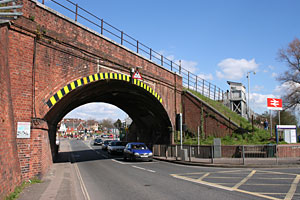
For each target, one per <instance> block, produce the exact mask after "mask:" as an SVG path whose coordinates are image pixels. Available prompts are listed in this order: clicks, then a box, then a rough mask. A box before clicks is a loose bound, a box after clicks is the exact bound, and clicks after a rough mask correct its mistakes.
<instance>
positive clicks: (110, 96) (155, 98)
mask: <svg viewBox="0 0 300 200" xmlns="http://www.w3.org/2000/svg"><path fill="white" fill-rule="evenodd" d="M93 102H104V103H109V104H112V105H115V106H117V107H118V108H120V109H122V110H123V111H124V112H126V113H127V114H128V115H129V116H130V118H131V119H132V120H133V123H134V125H133V127H134V128H132V129H131V132H130V140H136V141H141V142H145V143H151V144H170V143H171V129H170V127H172V124H171V121H170V118H169V116H168V113H167V111H166V110H165V108H164V106H163V104H162V98H161V97H160V96H159V95H158V94H157V92H155V91H154V90H153V89H152V88H151V87H149V86H148V85H147V84H144V83H143V82H141V81H138V80H134V81H133V83H131V81H130V77H129V76H127V75H124V74H117V73H98V74H94V75H90V76H88V77H83V78H81V79H78V80H76V81H73V82H71V83H69V84H67V85H66V86H65V87H63V88H62V89H61V90H59V91H58V92H56V93H55V94H54V95H53V96H52V97H51V98H50V99H49V100H48V101H47V105H48V107H49V108H50V110H49V111H48V112H47V114H46V115H45V117H44V119H45V120H46V121H47V123H48V127H49V137H50V143H51V147H52V149H53V148H54V147H55V144H54V143H55V136H56V131H57V124H58V122H60V121H61V120H62V118H63V117H64V116H65V115H66V114H67V113H69V112H70V111H72V110H73V109H75V108H77V107H79V106H81V105H84V104H87V103H93Z"/></svg>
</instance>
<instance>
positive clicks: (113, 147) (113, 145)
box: [107, 140, 127, 154]
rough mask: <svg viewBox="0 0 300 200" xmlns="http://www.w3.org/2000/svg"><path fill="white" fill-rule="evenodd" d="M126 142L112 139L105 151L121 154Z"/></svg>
mask: <svg viewBox="0 0 300 200" xmlns="http://www.w3.org/2000/svg"><path fill="white" fill-rule="evenodd" d="M126 144H127V142H122V141H118V140H113V141H111V142H110V143H109V145H108V147H107V152H108V153H110V154H114V153H119V154H123V152H124V149H125V146H126Z"/></svg>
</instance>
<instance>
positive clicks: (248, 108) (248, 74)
mask: <svg viewBox="0 0 300 200" xmlns="http://www.w3.org/2000/svg"><path fill="white" fill-rule="evenodd" d="M251 72H252V73H253V74H254V75H255V74H256V72H255V71H249V72H247V79H248V98H247V116H248V120H249V119H250V74H251Z"/></svg>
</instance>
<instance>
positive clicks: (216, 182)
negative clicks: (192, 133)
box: [70, 140, 300, 200]
mask: <svg viewBox="0 0 300 200" xmlns="http://www.w3.org/2000/svg"><path fill="white" fill-rule="evenodd" d="M70 144H71V148H72V162H73V163H74V164H76V168H77V171H78V173H77V174H78V176H79V179H80V180H81V181H80V182H81V183H80V184H81V189H82V191H83V192H84V195H85V198H86V199H91V200H93V199H100V200H101V199H106V200H110V199H111V200H121V199H126V200H128V199H135V200H136V199H143V200H146V199H155V200H157V199H172V200H174V199H188V200H192V199H197V200H199V199H205V200H206V199H218V200H219V199H222V200H226V199H228V200H229V199H230V200H235V199H237V200H240V199H287V200H288V199H294V200H296V199H297V200H299V199H300V184H298V183H299V180H300V168H288V169H282V168H281V169H232V168H230V169H228V168H227V169H224V168H211V167H209V168H207V167H197V166H185V165H176V164H172V163H167V162H160V161H155V160H154V161H153V162H131V161H126V162H125V161H123V159H122V157H121V156H111V155H108V154H107V152H106V151H102V150H101V147H98V146H93V145H92V144H90V143H89V142H86V141H81V140H70Z"/></svg>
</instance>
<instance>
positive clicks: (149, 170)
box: [132, 165, 156, 173]
mask: <svg viewBox="0 0 300 200" xmlns="http://www.w3.org/2000/svg"><path fill="white" fill-rule="evenodd" d="M132 167H134V168H137V169H141V170H145V171H148V172H152V173H155V172H156V171H153V170H151V169H145V168H142V167H138V166H135V165H132Z"/></svg>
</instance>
